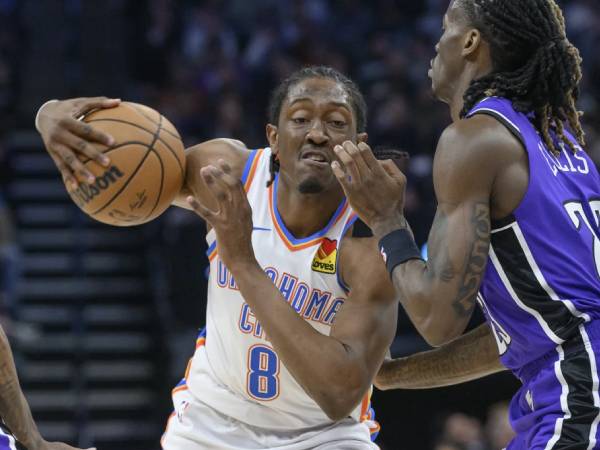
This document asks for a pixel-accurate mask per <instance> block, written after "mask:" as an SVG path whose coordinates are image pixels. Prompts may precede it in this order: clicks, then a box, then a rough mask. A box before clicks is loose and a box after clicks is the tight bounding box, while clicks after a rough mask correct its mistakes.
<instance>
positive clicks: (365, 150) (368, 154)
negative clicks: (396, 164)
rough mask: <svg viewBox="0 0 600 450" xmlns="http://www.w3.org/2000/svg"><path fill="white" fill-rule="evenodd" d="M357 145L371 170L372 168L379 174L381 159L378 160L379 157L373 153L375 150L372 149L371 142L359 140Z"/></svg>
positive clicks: (363, 159)
mask: <svg viewBox="0 0 600 450" xmlns="http://www.w3.org/2000/svg"><path fill="white" fill-rule="evenodd" d="M357 147H358V151H359V153H360V156H361V158H362V161H363V162H364V164H365V165H366V166H367V167H368V168H369V169H370V170H372V171H373V172H374V174H376V175H377V174H378V171H379V170H380V166H379V161H378V160H377V158H375V155H374V154H373V151H372V150H371V147H370V146H369V144H367V143H366V142H359V143H358V145H357Z"/></svg>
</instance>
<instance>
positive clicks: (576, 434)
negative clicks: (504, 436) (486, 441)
mask: <svg viewBox="0 0 600 450" xmlns="http://www.w3.org/2000/svg"><path fill="white" fill-rule="evenodd" d="M579 330H580V333H579V335H578V336H576V337H575V338H572V339H570V340H569V341H568V342H567V343H565V344H562V345H559V346H558V347H557V348H556V352H553V353H551V354H548V355H546V356H545V357H542V358H540V359H539V360H537V361H534V362H533V363H531V364H529V365H528V366H527V367H525V368H524V369H523V370H522V371H520V372H519V375H520V378H521V380H522V381H523V386H522V387H521V389H520V390H519V391H518V392H517V395H515V397H514V398H513V400H512V402H511V405H510V421H511V424H512V426H513V429H514V430H515V432H516V433H517V437H516V438H515V439H514V440H513V441H512V442H511V443H510V445H509V446H508V447H507V450H567V449H568V450H580V449H581V450H588V449H589V450H591V449H600V436H599V435H598V421H599V420H600V399H599V395H598V365H597V359H598V358H597V356H600V340H599V339H596V338H595V337H594V336H592V337H593V339H592V340H590V338H589V335H588V333H587V332H586V330H585V328H584V326H583V325H582V326H580V328H579Z"/></svg>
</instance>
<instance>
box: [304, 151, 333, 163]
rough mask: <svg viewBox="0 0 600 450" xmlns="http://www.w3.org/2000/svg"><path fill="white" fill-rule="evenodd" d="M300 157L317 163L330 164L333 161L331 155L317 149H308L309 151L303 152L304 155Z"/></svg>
mask: <svg viewBox="0 0 600 450" xmlns="http://www.w3.org/2000/svg"><path fill="white" fill-rule="evenodd" d="M300 159H303V160H306V161H310V162H312V163H315V164H326V165H329V164H330V163H331V161H330V159H329V157H328V156H327V155H326V154H325V153H323V152H319V151H315V150H308V151H306V152H304V153H302V156H301V158H300Z"/></svg>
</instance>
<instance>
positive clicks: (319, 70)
mask: <svg viewBox="0 0 600 450" xmlns="http://www.w3.org/2000/svg"><path fill="white" fill-rule="evenodd" d="M309 78H327V79H329V80H332V81H335V82H336V83H338V84H340V85H341V86H343V88H344V89H345V90H346V92H347V93H348V95H349V96H350V104H351V106H352V110H353V111H354V115H355V119H356V131H357V132H358V133H362V132H365V131H366V129H367V103H366V102H365V98H364V97H363V95H362V93H361V92H360V89H359V88H358V85H357V84H356V83H355V82H354V81H352V80H351V79H350V78H348V77H347V76H345V75H344V74H342V73H341V72H339V71H337V70H335V69H334V68H333V67H328V66H310V67H304V68H302V69H299V70H297V71H296V72H294V73H292V74H291V75H290V76H289V77H288V78H286V79H285V80H283V81H282V82H281V83H280V84H279V86H277V87H276V88H275V90H274V91H273V93H272V94H271V99H270V101H269V117H268V119H269V122H270V123H272V124H274V125H276V124H277V123H278V122H279V114H280V113H281V108H282V106H283V102H284V101H285V99H286V98H287V96H288V94H289V92H290V89H291V88H292V87H293V86H295V85H296V84H298V83H300V82H301V81H304V80H307V79H309Z"/></svg>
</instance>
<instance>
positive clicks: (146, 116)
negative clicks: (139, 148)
mask: <svg viewBox="0 0 600 450" xmlns="http://www.w3.org/2000/svg"><path fill="white" fill-rule="evenodd" d="M126 105H127V106H131V107H132V108H133V109H135V110H136V111H137V112H138V113H139V114H140V116H142V117H144V118H146V119H148V120H149V121H150V122H152V123H153V124H154V125H158V122H156V121H155V120H154V119H152V118H151V117H150V116H148V115H147V114H146V113H145V112H144V111H143V110H142V108H138V106H137V104H135V103H129V102H127V103H126ZM155 112H156V113H157V114H158V116H159V119H160V116H161V114H160V113H159V112H158V111H155ZM163 131H164V132H165V133H167V134H170V135H171V136H173V137H174V138H177V139H181V136H179V134H177V133H171V132H170V131H169V130H167V129H163Z"/></svg>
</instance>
